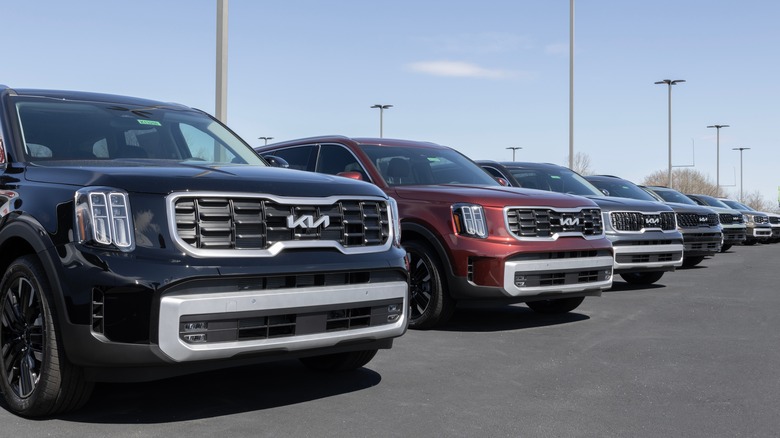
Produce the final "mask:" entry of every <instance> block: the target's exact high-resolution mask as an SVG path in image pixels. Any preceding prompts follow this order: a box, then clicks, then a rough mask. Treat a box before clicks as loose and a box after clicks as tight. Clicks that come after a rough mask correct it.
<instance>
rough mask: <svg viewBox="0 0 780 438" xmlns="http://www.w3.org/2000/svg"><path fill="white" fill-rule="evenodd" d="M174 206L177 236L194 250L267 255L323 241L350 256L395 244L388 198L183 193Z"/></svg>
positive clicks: (184, 244)
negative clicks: (281, 197)
mask: <svg viewBox="0 0 780 438" xmlns="http://www.w3.org/2000/svg"><path fill="white" fill-rule="evenodd" d="M169 208H171V209H172V210H173V212H174V214H173V218H172V219H173V221H174V222H175V230H174V234H175V236H176V237H178V241H179V243H180V244H182V246H184V248H185V249H186V250H190V251H191V252H196V251H198V250H200V251H220V252H222V251H225V250H231V251H238V252H241V251H248V250H255V251H261V252H262V251H268V250H269V249H270V248H271V247H272V246H274V245H276V244H279V243H281V244H282V246H283V247H284V246H287V247H295V248H305V247H309V246H320V247H321V246H323V245H322V244H321V242H331V243H332V244H333V246H336V247H340V248H341V249H343V250H344V252H349V249H352V248H363V249H366V248H368V249H370V248H374V249H375V250H378V248H376V247H384V246H385V245H389V243H390V235H391V234H390V233H391V230H390V229H391V226H390V221H391V218H390V213H389V211H388V204H387V202H385V201H384V200H365V199H342V200H330V201H329V202H328V203H324V202H323V201H322V200H317V199H308V198H307V199H296V200H294V201H290V203H285V202H281V201H278V200H275V199H269V198H267V197H262V196H258V197H251V196H235V195H225V196H215V195H211V194H204V195H199V196H191V195H187V194H183V195H178V196H174V197H172V198H171V205H170V206H169ZM307 242H311V243H307ZM212 254H213V255H216V254H214V253H212ZM255 255H263V254H255ZM267 255H273V254H267Z"/></svg>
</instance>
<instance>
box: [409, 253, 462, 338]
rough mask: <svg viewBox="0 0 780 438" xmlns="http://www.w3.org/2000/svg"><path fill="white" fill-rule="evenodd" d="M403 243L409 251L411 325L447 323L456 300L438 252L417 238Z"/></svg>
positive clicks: (422, 327)
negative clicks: (447, 287) (447, 290)
mask: <svg viewBox="0 0 780 438" xmlns="http://www.w3.org/2000/svg"><path fill="white" fill-rule="evenodd" d="M403 245H404V248H405V249H406V252H407V254H408V255H409V271H410V272H409V277H410V284H409V306H410V312H409V328H413V329H429V328H431V327H434V326H436V325H440V324H444V323H445V322H446V321H447V320H448V319H449V318H450V317H451V316H452V313H453V312H454V311H455V301H454V300H453V299H452V298H451V297H450V296H449V294H448V293H447V292H446V291H445V289H444V281H443V274H442V268H441V263H440V262H439V258H438V256H437V255H436V253H435V251H434V250H433V249H432V248H431V247H430V246H429V245H427V244H425V243H422V242H419V241H416V240H412V241H409V242H405V243H404V244H403Z"/></svg>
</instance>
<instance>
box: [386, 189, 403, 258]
mask: <svg viewBox="0 0 780 438" xmlns="http://www.w3.org/2000/svg"><path fill="white" fill-rule="evenodd" d="M388 202H389V204H390V220H392V221H393V244H394V245H395V246H399V247H400V246H401V218H400V216H399V214H398V203H397V202H396V201H395V199H393V198H389V199H388Z"/></svg>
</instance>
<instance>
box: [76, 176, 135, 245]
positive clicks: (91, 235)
mask: <svg viewBox="0 0 780 438" xmlns="http://www.w3.org/2000/svg"><path fill="white" fill-rule="evenodd" d="M75 201H76V202H75V204H76V208H75V212H76V219H75V223H76V240H77V241H78V242H79V243H84V244H88V245H94V246H100V247H106V248H113V249H118V250H121V251H132V250H133V248H135V239H134V238H133V223H132V215H131V214H130V203H129V202H128V197H127V193H125V192H124V191H121V190H116V189H111V188H108V187H87V188H84V189H81V190H79V191H77V192H76V198H75Z"/></svg>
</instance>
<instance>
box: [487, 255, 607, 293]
mask: <svg viewBox="0 0 780 438" xmlns="http://www.w3.org/2000/svg"><path fill="white" fill-rule="evenodd" d="M613 263H614V260H613V257H612V256H611V255H598V256H595V257H584V258H580V259H550V260H515V261H513V260H509V261H507V262H506V263H504V286H503V289H504V292H505V293H506V294H507V295H509V296H511V297H537V296H540V295H544V296H547V297H548V298H554V295H565V294H569V293H574V292H585V291H589V290H606V289H609V288H610V287H612V265H613ZM551 295H552V296H551Z"/></svg>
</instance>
